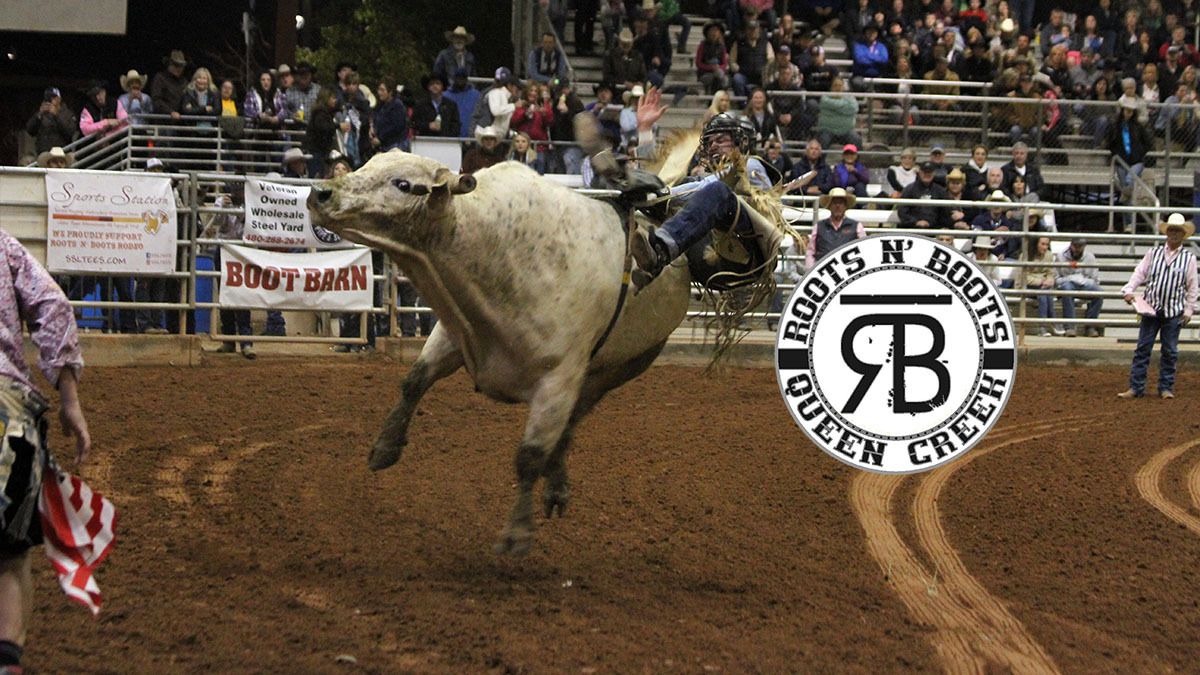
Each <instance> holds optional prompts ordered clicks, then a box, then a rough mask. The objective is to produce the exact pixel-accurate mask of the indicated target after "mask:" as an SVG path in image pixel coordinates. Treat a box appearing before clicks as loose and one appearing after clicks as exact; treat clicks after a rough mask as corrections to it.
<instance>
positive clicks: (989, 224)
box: [971, 190, 1021, 258]
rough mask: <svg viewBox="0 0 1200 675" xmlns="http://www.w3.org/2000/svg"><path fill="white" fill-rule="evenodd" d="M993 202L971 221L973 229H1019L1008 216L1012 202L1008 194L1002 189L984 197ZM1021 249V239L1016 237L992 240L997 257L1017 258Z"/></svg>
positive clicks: (989, 230) (986, 230) (983, 230)
mask: <svg viewBox="0 0 1200 675" xmlns="http://www.w3.org/2000/svg"><path fill="white" fill-rule="evenodd" d="M983 201H985V202H991V204H992V205H991V207H990V208H988V210H987V211H984V212H983V213H980V214H979V215H977V216H975V218H974V219H973V220H972V221H971V229H972V230H979V231H981V232H1008V231H1010V230H1015V229H1019V226H1018V225H1017V223H1015V222H1013V221H1012V219H1010V218H1009V217H1008V205H1009V204H1010V203H1011V202H1012V200H1011V199H1009V198H1008V195H1006V194H1004V192H1003V191H1001V190H994V191H992V194H990V195H988V196H987V199H984V200H983ZM1020 250H1021V240H1020V239H1018V238H1016V237H995V238H994V241H993V242H992V253H993V254H995V256H996V257H997V258H1015V257H1017V255H1018V253H1019V252H1020Z"/></svg>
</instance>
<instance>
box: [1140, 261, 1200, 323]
mask: <svg viewBox="0 0 1200 675" xmlns="http://www.w3.org/2000/svg"><path fill="white" fill-rule="evenodd" d="M1163 249H1164V252H1165V253H1166V260H1167V264H1168V265H1169V264H1171V263H1173V262H1175V257H1176V256H1178V255H1179V254H1180V252H1182V251H1183V246H1180V247H1179V248H1177V249H1174V250H1172V249H1171V248H1170V247H1168V246H1166V245H1163ZM1155 250H1156V249H1153V248H1152V249H1150V250H1149V251H1146V255H1144V256H1142V261H1141V262H1139V263H1138V266H1137V267H1136V268H1135V269H1134V270H1133V276H1131V277H1129V283H1127V284H1125V286H1124V287H1123V288H1122V289H1121V293H1122V294H1124V295H1129V294H1130V293H1132V292H1134V291H1135V290H1137V288H1138V286H1141V285H1142V284H1143V283H1146V282H1147V281H1151V280H1150V279H1147V277H1148V276H1149V275H1150V262H1151V260H1152V259H1153V258H1154V251H1155ZM1185 282H1186V283H1187V289H1186V291H1185V293H1184V305H1183V315H1184V316H1191V315H1192V314H1193V312H1194V311H1195V308H1196V298H1197V295H1200V291H1198V290H1197V286H1196V261H1195V260H1193V261H1192V264H1191V265H1188V267H1187V272H1186V276H1185Z"/></svg>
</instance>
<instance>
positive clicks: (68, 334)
mask: <svg viewBox="0 0 1200 675" xmlns="http://www.w3.org/2000/svg"><path fill="white" fill-rule="evenodd" d="M22 321H24V322H25V323H28V325H29V327H30V329H31V331H32V337H33V342H34V344H36V345H37V348H38V367H39V368H40V369H41V371H42V374H44V375H45V376H46V379H47V380H49V381H50V382H51V383H52V384H53V385H54V386H55V387H56V388H57V389H58V393H59V398H60V406H59V411H58V415H59V419H60V420H61V422H62V426H63V431H64V433H66V434H67V435H68V436H74V437H75V452H76V458H77V460H78V462H79V463H80V464H81V465H82V464H83V461H84V459H85V458H86V457H87V454H88V451H89V449H90V448H91V438H90V436H89V435H88V426H87V421H86V420H85V419H84V417H83V410H81V409H80V407H79V393H78V382H79V371H80V369H81V368H83V356H82V353H81V351H80V349H79V340H78V337H77V336H76V333H75V314H74V312H73V311H72V310H71V305H70V304H69V303H68V302H67V296H65V295H63V292H62V289H60V288H59V287H58V284H56V283H54V279H52V278H51V277H50V274H49V273H48V272H46V270H45V269H44V268H43V267H42V266H41V264H39V263H38V262H37V260H35V259H34V258H33V256H32V255H31V254H30V253H29V251H27V250H26V249H25V247H24V246H22V245H21V244H20V242H18V241H17V240H16V239H15V238H14V237H12V236H11V235H9V234H8V233H7V232H5V231H3V230H0V436H2V439H0V440H2V443H0V485H3V486H4V487H3V490H4V500H3V507H2V508H3V509H4V511H3V514H2V516H0V673H19V672H21V669H20V664H21V650H22V648H23V647H24V645H25V635H26V630H27V629H28V620H29V615H30V612H32V611H33V605H32V601H33V599H32V595H33V585H32V581H31V578H30V568H29V549H30V548H32V547H33V546H37V545H38V544H41V543H42V528H41V522H40V520H39V517H38V495H39V494H40V492H41V489H42V485H41V483H42V475H43V472H45V471H47V470H48V469H47V465H48V462H49V455H48V450H47V446H46V422H45V420H44V418H43V416H44V415H45V413H46V410H47V409H48V408H49V403H48V402H47V401H46V399H45V398H43V397H42V395H41V394H40V393H38V391H37V389H35V388H34V386H33V378H32V375H31V373H30V370H29V365H28V364H27V363H26V362H25V345H24V340H23V338H22V334H21V330H22Z"/></svg>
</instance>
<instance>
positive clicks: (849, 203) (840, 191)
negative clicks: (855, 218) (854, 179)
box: [818, 187, 858, 209]
mask: <svg viewBox="0 0 1200 675" xmlns="http://www.w3.org/2000/svg"><path fill="white" fill-rule="evenodd" d="M835 199H843V200H845V201H846V208H848V209H852V208H854V202H856V201H858V198H857V197H855V196H854V194H853V193H850V192H846V189H845V188H840V187H836V188H833V189H832V190H830V191H829V194H827V195H821V199H820V200H818V203H819V204H820V205H821V208H823V209H824V208H828V207H829V202H831V201H833V200H835Z"/></svg>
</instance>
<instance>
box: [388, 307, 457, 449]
mask: <svg viewBox="0 0 1200 675" xmlns="http://www.w3.org/2000/svg"><path fill="white" fill-rule="evenodd" d="M462 365H463V356H462V352H460V351H459V350H458V348H457V347H455V346H454V342H453V341H452V340H451V339H450V336H449V334H447V333H446V330H445V329H444V328H442V325H441V324H440V323H439V324H438V325H437V326H434V329H433V333H432V334H430V336H429V339H428V340H426V341H425V347H424V348H423V349H422V350H421V355H420V356H418V357H417V360H416V362H415V363H413V367H412V370H410V371H408V377H406V378H404V384H402V385H401V386H400V402H399V403H397V404H396V407H394V408H392V412H391V413H389V414H388V417H387V420H385V421H384V423H383V429H382V430H380V432H379V437H378V438H377V439H375V445H374V446H373V447H372V448H371V456H370V458H369V459H368V460H367V463H368V465H369V466H370V467H371V469H372V470H375V471H378V470H380V469H386V468H388V467H389V466H391V465H393V464H395V463H396V461H397V460H399V459H400V453H401V452H402V451H403V450H404V446H405V445H407V444H408V424H409V422H411V421H412V416H413V413H414V412H415V411H416V409H417V403H419V402H420V401H421V397H422V396H424V395H425V392H426V391H429V387H431V386H433V383H434V382H437V381H438V380H440V379H442V378H443V377H446V376H448V375H450V374H451V373H453V372H454V371H456V370H458V369H459V368H461V367H462Z"/></svg>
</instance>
